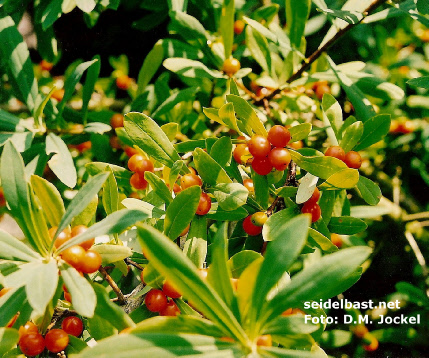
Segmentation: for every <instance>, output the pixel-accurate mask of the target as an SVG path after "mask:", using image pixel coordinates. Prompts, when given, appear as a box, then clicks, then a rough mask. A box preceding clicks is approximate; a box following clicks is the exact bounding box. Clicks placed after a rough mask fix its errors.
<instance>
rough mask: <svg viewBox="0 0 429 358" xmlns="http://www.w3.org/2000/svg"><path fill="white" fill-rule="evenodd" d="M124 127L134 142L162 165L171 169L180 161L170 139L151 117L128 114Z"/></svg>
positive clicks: (135, 113)
mask: <svg viewBox="0 0 429 358" xmlns="http://www.w3.org/2000/svg"><path fill="white" fill-rule="evenodd" d="M124 126H125V130H126V131H127V134H128V135H129V136H130V138H131V139H132V141H133V142H134V143H135V144H137V145H138V146H139V147H140V148H142V149H143V150H144V151H145V152H146V153H147V154H149V155H150V156H151V157H153V158H155V159H156V160H157V161H159V162H160V163H162V164H165V165H167V166H168V167H169V168H171V166H172V165H173V164H174V162H175V161H176V160H179V159H180V157H179V155H178V154H177V152H176V150H175V149H174V147H173V145H172V144H171V142H170V141H169V139H168V137H167V136H166V135H165V133H164V132H163V131H162V129H161V128H159V126H158V124H156V122H155V121H154V120H153V119H151V118H150V117H148V116H146V115H144V114H143V113H137V112H131V113H128V114H126V115H125V121H124Z"/></svg>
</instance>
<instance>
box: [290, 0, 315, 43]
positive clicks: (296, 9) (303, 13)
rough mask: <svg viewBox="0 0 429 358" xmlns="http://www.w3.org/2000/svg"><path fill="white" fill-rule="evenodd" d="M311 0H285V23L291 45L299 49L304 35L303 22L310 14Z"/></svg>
mask: <svg viewBox="0 0 429 358" xmlns="http://www.w3.org/2000/svg"><path fill="white" fill-rule="evenodd" d="M310 9H311V0H302V1H294V0H287V1H286V23H287V29H288V31H289V38H290V42H291V44H292V46H294V47H295V48H296V49H299V48H300V46H301V40H302V36H303V35H304V29H305V23H306V22H307V18H308V15H309V14H310Z"/></svg>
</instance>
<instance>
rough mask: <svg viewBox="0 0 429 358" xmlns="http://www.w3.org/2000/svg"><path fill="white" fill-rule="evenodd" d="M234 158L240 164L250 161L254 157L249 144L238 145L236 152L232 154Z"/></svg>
mask: <svg viewBox="0 0 429 358" xmlns="http://www.w3.org/2000/svg"><path fill="white" fill-rule="evenodd" d="M232 156H233V157H234V160H235V161H236V162H237V163H238V164H246V162H247V159H249V158H250V157H251V156H252V155H251V154H250V152H249V147H248V146H247V144H237V146H236V147H235V149H234V151H233V152H232Z"/></svg>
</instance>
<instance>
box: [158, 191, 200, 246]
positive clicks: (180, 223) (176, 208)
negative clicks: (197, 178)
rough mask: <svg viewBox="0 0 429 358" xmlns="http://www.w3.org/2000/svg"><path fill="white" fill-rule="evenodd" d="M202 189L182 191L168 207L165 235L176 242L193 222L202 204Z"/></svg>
mask: <svg viewBox="0 0 429 358" xmlns="http://www.w3.org/2000/svg"><path fill="white" fill-rule="evenodd" d="M200 196H201V188H200V187H199V186H197V185H195V186H191V187H189V188H187V189H185V190H182V191H181V192H180V193H179V194H178V195H177V196H176V197H175V198H174V200H173V201H172V202H171V204H170V205H169V206H168V209H167V212H166V214H165V220H164V233H165V234H166V235H167V236H168V237H169V238H170V239H171V240H175V239H177V238H178V237H179V235H180V233H181V232H182V231H183V230H185V229H186V227H187V226H188V225H189V223H190V222H191V220H192V218H193V217H194V215H195V212H196V211H197V208H198V203H199V202H200Z"/></svg>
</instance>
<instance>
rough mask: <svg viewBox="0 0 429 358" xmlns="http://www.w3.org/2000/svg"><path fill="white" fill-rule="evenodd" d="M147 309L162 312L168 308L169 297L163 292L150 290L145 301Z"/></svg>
mask: <svg viewBox="0 0 429 358" xmlns="http://www.w3.org/2000/svg"><path fill="white" fill-rule="evenodd" d="M144 302H145V304H146V307H147V309H148V310H149V311H151V312H160V311H162V310H164V309H165V308H166V307H167V296H166V295H165V294H164V292H162V291H161V290H155V289H153V290H150V291H149V292H148V293H147V294H146V297H145V300H144Z"/></svg>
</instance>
